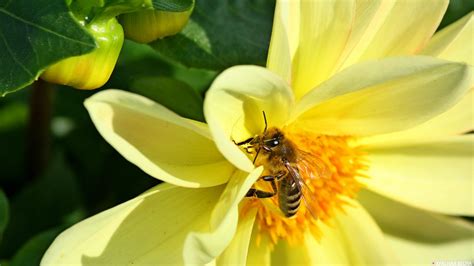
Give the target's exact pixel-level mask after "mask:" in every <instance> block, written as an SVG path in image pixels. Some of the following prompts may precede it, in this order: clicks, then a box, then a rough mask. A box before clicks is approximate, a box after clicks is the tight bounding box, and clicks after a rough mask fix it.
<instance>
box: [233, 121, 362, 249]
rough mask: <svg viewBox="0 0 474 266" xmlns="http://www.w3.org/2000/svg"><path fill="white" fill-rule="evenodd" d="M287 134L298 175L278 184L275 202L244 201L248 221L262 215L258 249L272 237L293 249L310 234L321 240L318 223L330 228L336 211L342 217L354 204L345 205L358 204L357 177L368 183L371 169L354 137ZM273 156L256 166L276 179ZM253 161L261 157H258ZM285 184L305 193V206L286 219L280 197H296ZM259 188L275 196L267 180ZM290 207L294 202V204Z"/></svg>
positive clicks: (290, 166) (256, 186)
mask: <svg viewBox="0 0 474 266" xmlns="http://www.w3.org/2000/svg"><path fill="white" fill-rule="evenodd" d="M281 132H283V136H284V138H285V139H287V140H290V141H291V144H292V146H293V147H294V150H295V154H296V159H294V160H293V161H292V162H291V164H289V163H288V164H287V166H286V168H287V169H289V170H290V171H293V172H296V173H297V174H296V175H295V174H294V175H293V176H291V175H288V176H283V177H281V178H280V179H279V180H276V182H275V184H276V188H277V190H276V194H275V195H274V196H272V197H268V198H257V197H247V198H246V199H245V200H244V201H243V205H242V208H241V215H246V214H247V213H248V212H249V211H250V210H251V209H255V208H256V209H257V216H256V224H257V226H258V228H257V229H258V230H259V234H258V235H257V244H258V243H259V242H260V239H261V238H262V237H263V236H265V237H269V238H270V239H271V241H272V243H273V244H276V243H277V242H278V240H280V239H284V240H286V241H288V242H289V243H290V244H294V243H301V242H302V241H303V240H304V235H305V233H306V232H307V231H308V230H309V231H310V232H311V233H312V234H313V236H314V237H315V238H317V239H319V238H320V236H321V233H320V230H319V229H318V226H317V224H318V221H322V222H328V221H329V219H330V218H331V217H333V216H334V213H335V212H336V211H342V209H343V207H344V206H345V205H347V204H348V202H347V201H346V200H345V199H347V198H354V197H355V196H356V194H357V192H358V190H359V188H360V183H359V182H358V181H357V179H356V177H365V176H364V174H363V171H364V170H366V169H367V164H366V161H365V156H364V152H362V150H361V148H360V147H357V146H355V145H354V142H353V139H352V138H351V137H344V136H343V137H341V136H327V135H315V134H310V133H307V132H301V131H300V132H294V131H291V130H288V129H283V130H281ZM270 153H271V151H267V155H265V154H263V155H261V154H259V155H258V156H259V157H260V158H257V160H256V162H255V164H256V166H259V165H263V166H264V168H265V170H264V174H263V175H267V174H268V173H275V171H272V169H268V168H272V167H275V163H274V164H272V163H268V162H267V161H266V160H269V159H268V158H271V157H270V156H268V155H269V154H270ZM253 155H254V156H255V153H254V154H253ZM283 157H284V156H283ZM262 158H263V159H262ZM283 160H284V158H283ZM282 168H284V167H282ZM295 169H296V171H294V170H295ZM284 178H294V179H296V181H299V186H298V187H299V190H300V191H301V200H300V204H299V206H298V207H297V211H296V213H295V214H294V215H292V216H291V217H286V216H285V215H284V214H283V212H282V211H281V207H280V204H281V202H286V201H284V200H283V201H282V200H281V199H280V197H289V196H292V195H288V194H285V193H282V191H288V190H284V189H282V187H281V186H283V185H282V184H287V183H288V182H286V183H285V182H282V179H284ZM253 188H254V189H258V190H260V191H267V192H271V191H273V190H272V185H271V182H268V180H267V181H266V180H263V178H260V179H259V180H258V181H257V182H256V183H255V184H254V187H253ZM290 202H294V200H292V199H291V200H290ZM293 206H294V205H293ZM287 216H288V215H287Z"/></svg>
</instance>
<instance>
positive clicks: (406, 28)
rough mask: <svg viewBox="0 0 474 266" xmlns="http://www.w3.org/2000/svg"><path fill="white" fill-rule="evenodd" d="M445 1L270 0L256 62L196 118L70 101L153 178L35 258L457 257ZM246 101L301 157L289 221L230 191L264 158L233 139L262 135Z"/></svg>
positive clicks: (461, 164)
mask: <svg viewBox="0 0 474 266" xmlns="http://www.w3.org/2000/svg"><path fill="white" fill-rule="evenodd" d="M446 6H447V1H430V4H429V5H428V4H426V1H382V0H381V1H350V0H348V1H339V0H327V1H291V2H290V1H278V2H277V7H276V12H275V19H274V27H273V33H272V39H271V44H270V50H269V57H268V64H267V68H262V67H256V66H237V67H233V68H230V69H228V70H226V71H225V72H223V73H222V74H221V75H219V76H218V77H217V79H216V80H215V81H214V83H213V84H212V86H211V88H210V89H209V91H208V93H207V95H206V99H205V103H204V111H205V117H206V121H207V123H208V124H207V125H206V124H204V123H200V122H196V121H193V120H189V119H185V118H182V117H180V116H178V115H176V114H175V113H173V112H171V111H169V110H167V109H166V108H164V107H163V106H161V105H159V104H157V103H154V102H152V101H150V100H148V99H146V98H144V97H142V96H139V95H135V94H132V93H128V92H124V91H118V90H108V91H103V92H99V93H97V94H95V95H94V96H92V97H91V98H89V99H88V100H87V101H86V103H85V105H86V107H87V109H88V111H89V112H90V115H91V117H92V120H93V122H94V124H95V125H96V127H97V129H98V130H99V132H100V133H101V134H102V136H103V137H104V138H105V139H106V140H107V141H108V142H109V143H110V144H111V145H112V146H114V147H115V148H116V149H117V150H118V151H119V152H120V153H121V154H122V155H123V156H124V157H125V158H127V159H128V160H129V161H131V162H132V163H134V164H136V165H137V166H139V167H140V168H141V169H142V170H143V171H145V172H147V173H148V174H150V175H151V176H153V177H156V178H158V179H160V180H163V181H165V182H167V183H168V184H162V185H158V186H156V187H155V188H153V189H151V190H149V191H147V192H145V193H144V194H142V195H140V196H138V197H137V198H135V199H132V200H130V201H128V202H125V203H123V204H121V205H119V206H117V207H115V208H112V209H110V210H107V211H105V212H103V213H100V214H98V215H96V216H93V217H91V218H89V219H87V220H85V221H83V222H80V223H78V224H77V225H75V226H73V227H71V228H70V229H68V230H66V231H65V232H63V233H62V234H61V235H60V236H59V237H58V238H57V239H56V240H55V242H54V243H53V244H52V246H51V247H50V248H49V249H48V251H47V252H46V254H45V256H44V257H43V260H42V264H43V265H52V264H61V263H63V264H81V263H82V264H86V265H87V264H111V265H117V264H149V265H154V264H183V263H186V264H198V265H201V264H210V265H211V264H216V265H229V264H236V265H239V264H255V265H270V264H272V265H273V264H283V265H285V264H297V263H300V264H303V265H311V264H314V265H318V264H328V263H329V264H341V265H349V264H351V265H368V264H371V265H383V264H397V263H398V262H409V263H423V264H427V263H431V262H432V261H433V260H442V259H470V258H471V257H472V247H473V243H474V242H473V239H474V237H473V228H472V226H470V225H469V224H467V223H463V222H462V221H461V220H459V219H456V218H453V217H451V216H447V215H466V216H473V215H474V206H473V205H474V204H473V201H472V195H473V186H474V182H473V171H472V165H473V138H472V135H462V134H463V133H465V132H468V131H470V130H472V129H473V116H472V114H473V111H474V110H473V107H472V99H473V98H472V97H473V90H472V88H473V85H474V81H473V69H472V64H473V62H474V60H473V43H472V34H473V20H472V14H469V15H468V16H466V17H465V18H463V19H461V20H460V21H458V22H456V23H454V24H453V25H451V26H449V27H447V28H446V29H444V30H442V31H440V32H438V33H437V34H435V35H434V37H433V38H431V36H432V34H433V33H434V31H435V29H436V28H437V25H438V23H439V21H440V19H441V17H442V15H443V13H444V11H445V9H446ZM430 38H431V39H430ZM414 54H424V55H431V56H434V57H427V56H414ZM435 57H438V58H435ZM447 60H450V61H447ZM262 111H264V112H265V114H266V118H267V119H266V120H267V122H268V128H269V130H270V129H271V130H274V129H275V128H277V129H278V130H280V131H281V132H282V134H283V135H284V138H285V139H288V140H291V142H292V143H293V145H294V146H295V147H296V148H297V150H298V152H299V153H300V154H304V157H305V160H307V161H310V162H311V161H312V162H313V163H314V164H305V166H306V168H305V167H303V166H298V165H297V166H295V167H296V168H297V169H298V172H299V174H300V176H301V180H302V182H304V183H305V185H304V187H305V191H306V192H305V195H306V196H305V202H304V204H303V203H301V206H300V207H299V209H298V210H297V212H296V214H295V215H294V216H293V217H292V218H286V217H284V216H283V215H282V213H281V212H280V210H279V209H278V204H277V202H278V200H277V195H276V196H274V197H271V198H267V199H256V198H251V197H245V196H246V194H247V193H248V191H249V190H250V189H251V188H253V189H261V190H267V189H268V187H269V186H268V184H267V183H266V182H265V181H262V180H261V179H259V177H260V176H261V175H262V174H268V172H269V170H271V169H268V165H266V164H265V163H261V162H259V160H257V161H256V164H257V165H254V163H253V159H254V158H253V157H254V156H255V152H252V151H250V153H247V152H246V149H244V148H243V147H239V146H237V145H235V143H234V141H237V142H239V141H242V140H245V139H248V138H249V137H254V136H262V132H264V124H265V123H264V119H263V116H262ZM247 151H248V150H247ZM268 152H269V151H267V155H268ZM263 154H265V152H263ZM360 187H366V188H367V189H364V190H362V191H361V192H359V193H358V191H359V188H360ZM364 207H365V208H367V209H369V211H370V213H371V214H372V215H373V216H374V217H375V218H376V219H377V220H378V221H379V222H380V224H381V225H382V226H383V228H384V230H385V232H386V233H389V234H390V235H384V233H382V231H381V230H380V229H379V227H378V226H377V224H376V223H375V222H374V220H373V219H372V218H371V216H370V215H369V214H368V212H367V211H366V210H365V208H364ZM407 239H410V241H408V240H407ZM412 240H416V241H412ZM433 243H435V244H436V245H433ZM392 249H394V250H395V251H396V252H395V254H394V253H392ZM398 251H401V252H402V253H399V252H398ZM396 254H400V255H399V256H396Z"/></svg>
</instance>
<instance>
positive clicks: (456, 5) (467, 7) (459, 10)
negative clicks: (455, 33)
mask: <svg viewBox="0 0 474 266" xmlns="http://www.w3.org/2000/svg"><path fill="white" fill-rule="evenodd" d="M473 10H474V1H472V0H451V1H449V6H448V10H446V13H445V14H444V17H443V20H442V21H441V24H440V26H439V28H438V30H440V29H442V28H444V27H446V26H448V25H449V24H451V23H453V22H455V21H456V20H458V19H460V18H462V17H463V16H465V15H466V14H468V13H469V12H471V11H473Z"/></svg>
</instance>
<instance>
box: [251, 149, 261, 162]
mask: <svg viewBox="0 0 474 266" xmlns="http://www.w3.org/2000/svg"><path fill="white" fill-rule="evenodd" d="M260 149H261V148H260V147H259V148H258V150H257V154H255V157H254V158H253V164H255V161H256V160H257V157H258V154H259V153H260Z"/></svg>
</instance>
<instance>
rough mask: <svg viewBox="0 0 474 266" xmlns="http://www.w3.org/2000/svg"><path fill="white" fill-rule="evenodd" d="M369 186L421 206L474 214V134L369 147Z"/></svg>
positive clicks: (389, 195) (364, 180)
mask: <svg viewBox="0 0 474 266" xmlns="http://www.w3.org/2000/svg"><path fill="white" fill-rule="evenodd" d="M368 153H369V155H368V160H369V161H370V163H369V170H368V175H369V176H370V178H365V179H361V180H360V181H362V182H364V183H366V185H367V186H368V188H369V189H371V190H373V191H375V192H377V193H380V194H382V195H384V196H387V197H391V198H393V199H395V200H397V201H400V202H403V203H406V204H409V205H411V206H415V207H419V208H422V209H426V210H430V211H435V212H441V213H445V214H452V215H474V202H473V201H472V195H473V193H474V179H473V175H474V172H473V168H472V167H473V165H474V136H473V135H464V136H459V137H453V138H450V139H448V140H444V141H439V142H434V143H426V144H419V145H412V146H404V147H390V148H378V149H375V148H374V149H370V150H368Z"/></svg>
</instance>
